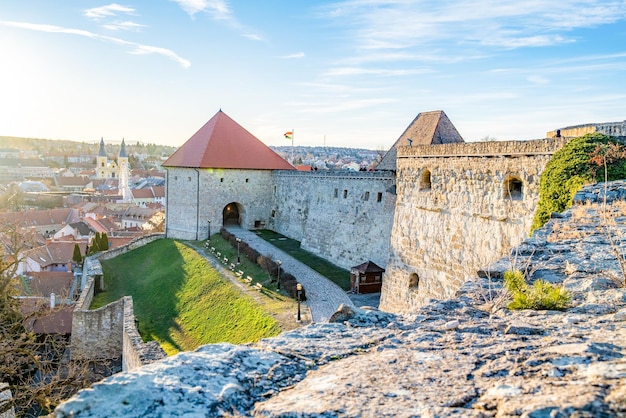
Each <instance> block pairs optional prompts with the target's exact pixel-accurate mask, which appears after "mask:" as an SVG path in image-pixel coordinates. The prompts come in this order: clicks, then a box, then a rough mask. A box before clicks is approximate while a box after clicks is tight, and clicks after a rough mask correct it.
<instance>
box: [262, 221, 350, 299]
mask: <svg viewBox="0 0 626 418" xmlns="http://www.w3.org/2000/svg"><path fill="white" fill-rule="evenodd" d="M254 232H255V233H256V234H257V235H258V236H259V237H261V238H263V239H264V240H265V241H267V242H269V243H271V244H272V245H273V246H275V247H276V248H279V249H281V250H283V251H284V252H286V253H287V254H289V255H290V256H292V257H293V258H295V259H296V260H298V261H300V262H301V263H303V264H306V265H307V266H309V267H311V268H312V269H313V270H315V271H317V272H318V273H320V274H321V275H322V276H324V277H327V278H329V279H330V280H332V281H333V282H335V283H336V284H337V285H338V286H339V287H341V288H342V289H343V290H349V289H350V272H349V271H348V270H346V269H342V268H341V267H338V266H336V265H334V264H332V263H330V262H328V261H326V260H324V259H323V258H321V257H318V256H316V255H315V254H311V253H310V252H308V251H306V250H303V249H302V248H300V242H299V241H296V240H294V239H291V238H287V237H285V236H284V235H281V234H279V233H278V232H274V231H270V230H268V229H263V230H257V231H254ZM296 279H297V277H296Z"/></svg>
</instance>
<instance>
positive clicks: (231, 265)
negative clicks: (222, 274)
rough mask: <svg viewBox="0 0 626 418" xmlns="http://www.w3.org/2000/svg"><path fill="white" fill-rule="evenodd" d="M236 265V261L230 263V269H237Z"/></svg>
mask: <svg viewBox="0 0 626 418" xmlns="http://www.w3.org/2000/svg"><path fill="white" fill-rule="evenodd" d="M235 267H236V266H235V264H234V263H230V271H235Z"/></svg>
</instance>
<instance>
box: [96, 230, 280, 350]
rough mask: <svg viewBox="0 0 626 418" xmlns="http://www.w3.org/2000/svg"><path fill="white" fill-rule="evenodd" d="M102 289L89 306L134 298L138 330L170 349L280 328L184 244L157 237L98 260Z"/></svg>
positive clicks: (241, 339)
mask: <svg viewBox="0 0 626 418" xmlns="http://www.w3.org/2000/svg"><path fill="white" fill-rule="evenodd" d="M102 268H103V271H104V279H105V286H106V291H105V292H102V293H99V294H98V295H96V296H95V298H94V301H93V303H92V305H91V308H92V309H95V308H97V307H100V306H104V305H106V304H107V303H110V302H112V301H115V300H117V299H119V298H120V297H122V296H126V295H131V296H132V297H133V302H134V308H135V316H136V318H137V319H138V320H139V332H140V333H141V335H142V337H143V340H144V341H150V340H156V341H158V342H159V344H160V345H161V346H162V347H163V349H164V350H165V351H166V352H167V353H168V354H169V355H171V354H174V353H176V352H178V351H189V350H193V349H195V348H197V347H199V346H200V345H203V344H208V343H216V342H231V343H234V344H241V343H245V342H252V341H258V340H259V339H261V338H265V337H270V336H274V335H277V334H279V333H280V332H281V328H280V325H279V324H278V323H277V322H276V320H275V319H274V318H273V317H272V316H270V315H269V314H267V313H265V312H264V311H263V309H262V308H261V307H260V305H258V304H257V303H256V302H255V301H254V300H252V299H251V298H250V297H248V296H245V295H243V294H242V293H241V292H240V291H239V290H238V289H236V288H235V287H233V285H232V284H231V283H229V282H227V281H226V280H225V279H224V278H222V277H221V275H220V274H219V273H218V272H217V270H215V269H214V268H213V267H212V266H211V265H210V264H209V263H208V262H207V260H205V259H204V258H203V257H202V256H200V255H199V254H198V253H197V252H196V251H194V250H193V249H192V248H189V247H188V246H186V245H184V244H183V243H180V242H177V241H173V240H168V239H161V240H158V241H155V242H152V243H150V244H148V245H145V246H143V247H141V248H138V249H136V250H133V251H130V252H128V253H126V254H123V255H120V256H118V257H115V258H113V259H110V260H105V261H103V262H102Z"/></svg>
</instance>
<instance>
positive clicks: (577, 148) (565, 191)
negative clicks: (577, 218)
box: [531, 133, 626, 231]
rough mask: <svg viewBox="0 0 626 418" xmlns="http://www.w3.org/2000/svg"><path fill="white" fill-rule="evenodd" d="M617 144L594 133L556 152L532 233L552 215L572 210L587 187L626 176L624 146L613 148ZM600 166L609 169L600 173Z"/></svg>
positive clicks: (541, 187) (544, 180) (541, 191)
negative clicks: (577, 196)
mask: <svg viewBox="0 0 626 418" xmlns="http://www.w3.org/2000/svg"><path fill="white" fill-rule="evenodd" d="M615 143H616V141H615V138H613V137H610V136H607V135H604V134H600V133H592V134H586V135H584V136H581V137H578V138H574V139H572V140H571V141H570V142H568V143H567V144H566V145H565V146H564V147H563V148H561V149H560V150H558V151H557V152H555V153H554V155H553V156H552V158H550V161H548V164H546V168H545V170H544V171H543V173H542V174H541V179H540V180H539V202H538V203H537V210H536V212H535V217H534V219H533V225H532V227H531V230H532V231H534V230H536V229H538V228H541V227H542V226H543V225H544V224H545V223H546V222H547V221H548V220H549V219H550V214H551V213H552V212H562V211H564V210H566V209H568V208H569V207H570V206H571V205H572V199H573V198H574V195H575V194H576V192H577V191H578V190H580V188H581V187H582V186H583V185H585V184H588V183H591V182H594V181H607V180H609V181H610V180H617V179H622V178H625V177H626V164H625V160H624V159H622V158H619V157H620V155H619V152H618V151H619V149H620V147H617V148H614V146H613V145H611V144H615ZM594 156H595V157H594ZM594 164H595V166H594ZM598 164H599V165H601V166H604V165H605V164H606V170H604V171H601V170H598V168H599V166H598ZM605 173H606V176H605Z"/></svg>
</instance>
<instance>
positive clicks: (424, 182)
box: [420, 170, 432, 190]
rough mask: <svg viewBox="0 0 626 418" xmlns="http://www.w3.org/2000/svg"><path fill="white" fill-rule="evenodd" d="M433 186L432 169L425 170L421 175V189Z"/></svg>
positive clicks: (428, 188)
mask: <svg viewBox="0 0 626 418" xmlns="http://www.w3.org/2000/svg"><path fill="white" fill-rule="evenodd" d="M431 186H432V184H431V182H430V171H428V170H424V172H423V173H422V176H421V177H420V190H430V189H431Z"/></svg>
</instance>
